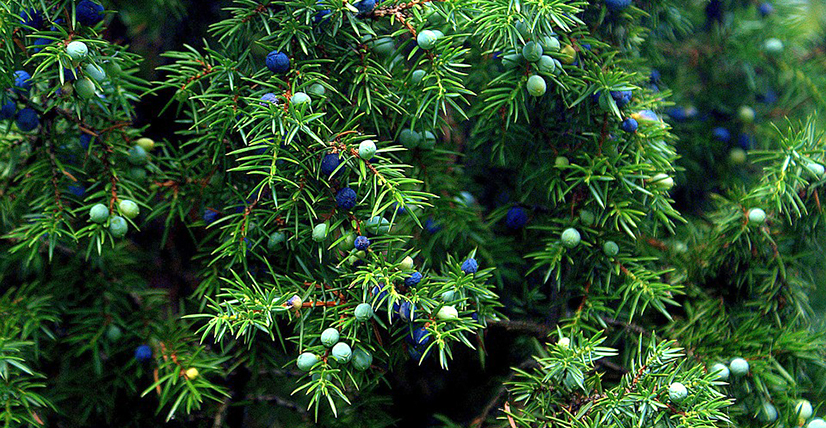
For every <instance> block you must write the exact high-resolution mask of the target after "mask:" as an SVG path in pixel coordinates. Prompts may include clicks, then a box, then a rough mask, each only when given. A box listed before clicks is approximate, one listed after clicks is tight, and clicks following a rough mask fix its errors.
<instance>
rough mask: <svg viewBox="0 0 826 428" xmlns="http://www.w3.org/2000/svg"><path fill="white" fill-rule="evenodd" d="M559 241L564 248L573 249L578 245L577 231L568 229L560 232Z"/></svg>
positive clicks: (579, 238) (578, 236) (579, 237)
mask: <svg viewBox="0 0 826 428" xmlns="http://www.w3.org/2000/svg"><path fill="white" fill-rule="evenodd" d="M560 240H561V241H562V245H564V246H565V247H566V248H574V247H576V246H577V245H579V241H580V240H581V236H580V235H579V231H578V230H576V229H574V228H572V227H569V228H567V229H565V230H564V231H563V232H562V236H561V238H560Z"/></svg>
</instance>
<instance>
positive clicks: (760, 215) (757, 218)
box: [749, 208, 766, 224]
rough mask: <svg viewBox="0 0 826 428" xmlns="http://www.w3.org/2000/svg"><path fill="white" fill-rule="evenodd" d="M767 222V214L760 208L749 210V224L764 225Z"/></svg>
mask: <svg viewBox="0 0 826 428" xmlns="http://www.w3.org/2000/svg"><path fill="white" fill-rule="evenodd" d="M764 221H766V212H765V211H763V210H762V209H760V208H752V209H750V210H749V223H754V224H763V222H764Z"/></svg>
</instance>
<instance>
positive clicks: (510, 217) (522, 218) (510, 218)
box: [505, 207, 528, 229]
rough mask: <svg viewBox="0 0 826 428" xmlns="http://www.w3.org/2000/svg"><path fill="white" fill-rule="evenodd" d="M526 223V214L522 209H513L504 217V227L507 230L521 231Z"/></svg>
mask: <svg viewBox="0 0 826 428" xmlns="http://www.w3.org/2000/svg"><path fill="white" fill-rule="evenodd" d="M527 223H528V214H527V213H525V209H524V208H522V207H513V208H511V209H510V210H509V211H508V214H507V215H506V216H505V226H507V227H508V228H509V229H521V228H523V227H525V224H527Z"/></svg>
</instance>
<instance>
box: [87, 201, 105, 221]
mask: <svg viewBox="0 0 826 428" xmlns="http://www.w3.org/2000/svg"><path fill="white" fill-rule="evenodd" d="M108 219H109V208H106V205H103V204H95V205H93V206H92V208H91V209H90V210H89V220H91V221H93V222H95V223H105V222H106V220H108Z"/></svg>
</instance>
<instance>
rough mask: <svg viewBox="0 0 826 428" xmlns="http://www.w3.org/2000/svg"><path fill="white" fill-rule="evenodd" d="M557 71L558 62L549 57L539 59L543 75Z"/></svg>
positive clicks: (543, 56) (544, 56)
mask: <svg viewBox="0 0 826 428" xmlns="http://www.w3.org/2000/svg"><path fill="white" fill-rule="evenodd" d="M555 69H556V62H554V59H553V58H551V57H549V56H548V55H542V57H541V58H539V71H541V72H543V73H553V72H554V70H555Z"/></svg>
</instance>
